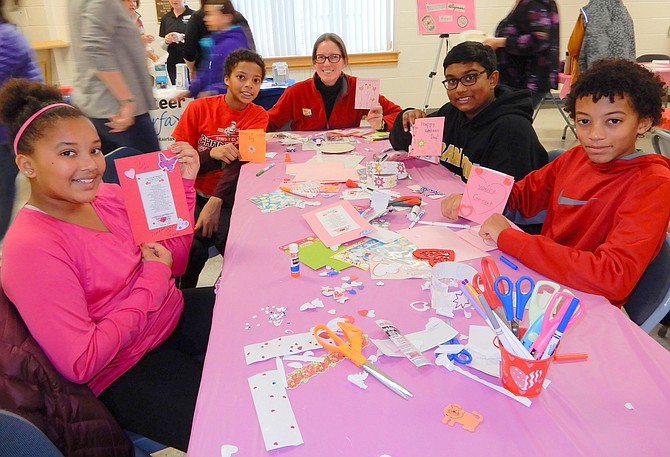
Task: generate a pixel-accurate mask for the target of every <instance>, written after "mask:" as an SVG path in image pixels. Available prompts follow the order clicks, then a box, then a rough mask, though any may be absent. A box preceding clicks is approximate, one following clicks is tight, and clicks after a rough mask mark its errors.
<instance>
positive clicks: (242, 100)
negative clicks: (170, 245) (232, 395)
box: [172, 49, 268, 288]
mask: <svg viewBox="0 0 670 457" xmlns="http://www.w3.org/2000/svg"><path fill="white" fill-rule="evenodd" d="M223 68H224V82H225V83H226V85H227V86H228V90H227V92H226V94H225V95H215V96H211V97H205V98H200V99H197V100H193V101H192V102H191V103H189V104H188V105H187V107H186V110H185V111H184V114H183V115H182V117H181V119H179V123H178V124H177V126H176V127H175V130H174V132H173V134H172V136H173V137H174V139H175V140H176V141H186V142H187V143H189V144H190V145H191V146H193V147H194V148H195V149H196V150H197V151H198V154H199V155H200V172H199V174H198V178H197V180H196V183H195V188H196V190H197V191H198V197H197V201H196V223H195V230H196V234H195V237H194V239H193V246H192V247H191V252H190V254H189V263H188V267H187V269H186V273H185V275H184V276H182V280H181V287H182V288H187V287H195V286H196V285H197V282H198V276H199V275H200V272H201V271H202V269H203V267H204V266H205V262H207V258H208V257H209V256H208V251H209V247H210V246H212V245H213V246H216V248H217V250H218V251H219V252H220V253H221V255H223V252H224V250H225V247H226V239H227V238H228V229H229V227H230V216H231V212H232V208H233V202H234V201H235V190H236V188H237V178H238V177H239V175H240V167H241V166H242V164H241V162H240V161H239V151H238V149H237V145H238V140H239V131H240V130H250V129H263V130H265V128H266V126H267V124H268V114H267V112H266V111H265V109H264V108H263V107H261V106H258V105H254V104H253V103H252V101H253V100H254V99H255V98H256V96H257V95H258V92H259V91H260V88H261V82H262V81H263V78H265V63H264V62H263V59H262V58H261V56H259V55H258V54H256V53H255V52H253V51H249V50H248V49H238V50H237V51H233V52H231V53H230V55H229V56H228V58H227V59H226V62H225V64H224V67H223Z"/></svg>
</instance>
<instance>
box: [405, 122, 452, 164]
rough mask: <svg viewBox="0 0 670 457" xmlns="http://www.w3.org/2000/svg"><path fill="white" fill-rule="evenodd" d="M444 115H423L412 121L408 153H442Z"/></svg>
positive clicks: (419, 154) (414, 154)
mask: <svg viewBox="0 0 670 457" xmlns="http://www.w3.org/2000/svg"><path fill="white" fill-rule="evenodd" d="M443 131H444V117H423V118H421V119H417V120H416V121H414V127H413V130H412V132H413V133H412V144H410V145H409V155H410V156H412V157H417V156H439V155H440V154H441V153H442V132H443Z"/></svg>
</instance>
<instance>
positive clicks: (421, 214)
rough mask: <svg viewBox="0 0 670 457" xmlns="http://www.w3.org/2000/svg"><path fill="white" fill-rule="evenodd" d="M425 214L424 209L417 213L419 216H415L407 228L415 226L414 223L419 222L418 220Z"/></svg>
mask: <svg viewBox="0 0 670 457" xmlns="http://www.w3.org/2000/svg"><path fill="white" fill-rule="evenodd" d="M425 214H426V210H425V209H422V210H421V211H420V212H419V214H417V215H416V217H415V218H414V220H413V221H412V222H410V224H409V228H412V227H414V226H415V225H416V223H417V222H419V220H420V219H421V218H422V217H423V216H424V215H425Z"/></svg>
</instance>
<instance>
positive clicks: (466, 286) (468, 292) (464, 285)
mask: <svg viewBox="0 0 670 457" xmlns="http://www.w3.org/2000/svg"><path fill="white" fill-rule="evenodd" d="M458 287H459V288H460V289H461V291H462V292H463V293H464V294H465V296H466V297H468V301H469V302H470V304H471V305H472V307H473V308H474V309H475V311H477V312H478V313H479V315H480V316H482V319H484V321H488V319H489V318H488V316H487V315H486V313H485V312H484V310H483V309H482V307H481V303H479V300H477V299H476V298H475V297H476V296H477V294H474V295H473V294H472V291H473V290H472V285H471V284H470V283H468V280H467V279H464V280H463V281H462V282H461V283H460V284H459V285H458Z"/></svg>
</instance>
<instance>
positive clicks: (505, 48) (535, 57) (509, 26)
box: [483, 0, 560, 108]
mask: <svg viewBox="0 0 670 457" xmlns="http://www.w3.org/2000/svg"><path fill="white" fill-rule="evenodd" d="M559 25H560V24H559V16H558V8H557V7H556V2H555V1H554V0H517V2H516V4H515V5H514V8H513V9H512V11H511V12H510V13H509V14H508V15H507V17H506V18H505V19H503V20H502V21H500V23H499V24H498V27H497V28H496V33H495V36H496V38H487V39H485V40H484V41H483V43H484V44H486V45H489V46H491V47H492V48H493V49H495V50H496V56H497V58H498V71H499V72H500V82H501V83H503V84H506V85H508V86H510V87H514V88H516V89H529V90H530V91H531V92H532V94H533V108H535V107H537V106H538V105H539V104H540V103H541V102H542V99H543V98H544V96H545V95H546V94H547V93H548V92H549V90H550V89H556V88H557V87H558V70H559V68H558V61H559V47H560V43H559Z"/></svg>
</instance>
